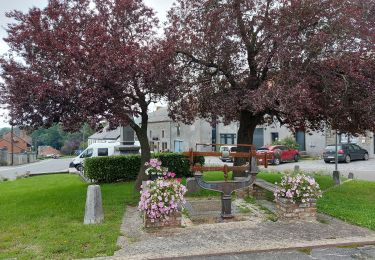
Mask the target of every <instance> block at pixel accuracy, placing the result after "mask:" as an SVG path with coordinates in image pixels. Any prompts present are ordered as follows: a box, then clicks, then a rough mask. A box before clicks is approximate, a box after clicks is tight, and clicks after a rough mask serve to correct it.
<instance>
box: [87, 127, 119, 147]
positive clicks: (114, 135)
mask: <svg viewBox="0 0 375 260" xmlns="http://www.w3.org/2000/svg"><path fill="white" fill-rule="evenodd" d="M119 138H120V127H118V128H116V129H113V130H109V129H108V128H104V129H102V130H101V131H99V132H96V133H95V134H93V135H91V136H89V138H88V140H87V144H88V145H90V144H94V143H113V142H116V141H117V140H119Z"/></svg>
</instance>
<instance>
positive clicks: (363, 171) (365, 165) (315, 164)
mask: <svg viewBox="0 0 375 260" xmlns="http://www.w3.org/2000/svg"><path fill="white" fill-rule="evenodd" d="M205 159H206V163H205V164H206V165H210V166H220V165H224V163H223V162H222V161H220V159H219V158H217V157H206V158H205ZM226 164H228V165H229V166H230V165H232V163H226ZM295 165H299V166H300V169H301V170H303V171H306V172H321V173H322V174H332V171H333V170H334V169H335V164H334V163H325V162H324V161H323V160H302V161H299V162H297V163H294V162H293V163H282V164H280V165H269V166H268V168H267V170H269V171H285V170H293V169H294V166H295ZM261 168H262V167H261ZM338 170H339V171H340V173H341V174H342V175H343V176H348V174H349V172H352V173H354V178H355V179H360V180H368V181H375V159H370V160H368V161H352V162H350V163H339V164H338Z"/></svg>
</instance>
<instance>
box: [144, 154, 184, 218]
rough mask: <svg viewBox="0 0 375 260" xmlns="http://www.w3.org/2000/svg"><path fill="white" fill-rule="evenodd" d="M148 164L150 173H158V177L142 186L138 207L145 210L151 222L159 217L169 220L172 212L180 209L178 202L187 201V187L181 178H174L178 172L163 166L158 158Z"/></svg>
mask: <svg viewBox="0 0 375 260" xmlns="http://www.w3.org/2000/svg"><path fill="white" fill-rule="evenodd" d="M146 166H149V168H148V174H154V175H157V176H158V178H157V179H156V180H154V181H147V182H146V186H145V187H143V186H141V188H142V191H141V199H140V201H139V205H138V209H139V210H140V211H143V212H145V214H146V216H147V217H148V218H149V219H151V222H155V220H157V219H159V220H161V221H168V218H169V215H170V214H171V213H172V212H176V211H179V209H178V204H179V203H182V204H183V203H185V199H184V195H185V193H186V191H187V189H186V187H185V186H184V185H182V184H181V180H180V179H175V178H174V177H175V176H176V174H175V173H173V172H168V169H167V168H163V167H161V162H160V161H158V160H157V159H151V160H150V162H148V163H147V164H146Z"/></svg>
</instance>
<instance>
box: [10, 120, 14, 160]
mask: <svg viewBox="0 0 375 260" xmlns="http://www.w3.org/2000/svg"><path fill="white" fill-rule="evenodd" d="M10 127H11V128H10V149H11V150H10V151H11V153H12V157H11V160H10V161H11V163H10V164H11V165H12V166H13V164H14V161H13V154H14V141H13V124H11V125H10Z"/></svg>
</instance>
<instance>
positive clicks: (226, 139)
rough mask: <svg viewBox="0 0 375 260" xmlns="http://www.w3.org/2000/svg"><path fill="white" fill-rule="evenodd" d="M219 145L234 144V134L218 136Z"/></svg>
mask: <svg viewBox="0 0 375 260" xmlns="http://www.w3.org/2000/svg"><path fill="white" fill-rule="evenodd" d="M220 143H221V144H235V143H236V134H220Z"/></svg>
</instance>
